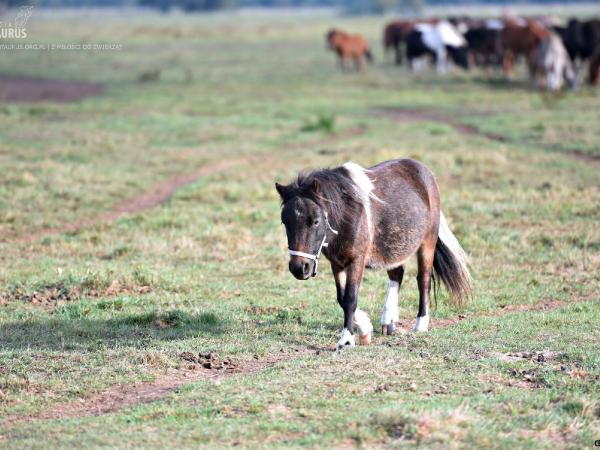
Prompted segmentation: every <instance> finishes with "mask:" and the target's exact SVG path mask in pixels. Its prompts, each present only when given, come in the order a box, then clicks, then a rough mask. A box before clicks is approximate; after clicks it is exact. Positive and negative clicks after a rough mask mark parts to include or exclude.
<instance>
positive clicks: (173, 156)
mask: <svg viewBox="0 0 600 450" xmlns="http://www.w3.org/2000/svg"><path fill="white" fill-rule="evenodd" d="M280 19H281V18H280ZM32 20H33V19H32ZM90 20H91V19H82V18H77V19H74V18H67V17H56V18H45V19H42V18H40V19H38V20H35V21H33V22H32V24H31V29H30V30H28V34H29V35H30V37H31V39H32V42H33V41H36V42H38V41H55V42H80V41H84V40H89V41H92V42H121V43H123V44H124V48H123V50H122V51H120V52H104V53H93V54H90V53H85V52H63V53H57V52H47V53H42V54H35V53H32V52H5V53H4V54H3V55H2V56H3V58H4V60H3V61H5V64H3V67H4V73H6V74H21V75H29V76H39V74H40V68H41V67H44V71H43V75H44V76H46V77H49V78H62V79H85V80H92V81H98V82H102V83H105V85H106V93H105V95H103V96H102V97H97V98H90V99H86V100H85V101H83V102H81V103H77V104H36V105H27V104H10V105H3V106H2V107H1V108H0V124H1V125H2V130H3V131H2V133H1V134H0V165H1V167H2V168H3V170H2V171H1V172H0V234H1V236H2V241H3V242H2V243H0V308H1V312H2V313H1V314H0V447H6V448H15V447H20V448H39V447H44V448H47V447H49V446H51V447H72V446H77V447H101V446H105V447H153V448H154V447H165V446H182V447H206V448H215V447H229V446H242V447H256V446H259V447H273V448H281V447H299V446H309V447H317V448H324V447H327V448H330V447H340V448H345V447H360V446H362V447H366V448H373V447H402V446H407V447H414V446H415V445H423V446H425V447H428V448H441V447H448V446H450V447H492V448H509V447H517V448H522V447H524V448H540V447H541V448H551V447H552V448H555V447H557V446H558V447H574V448H588V447H591V446H592V445H593V441H594V440H595V439H598V438H600V418H599V417H598V415H599V414H600V413H599V408H600V389H599V387H598V386H599V383H598V377H600V360H599V358H600V353H599V351H598V347H599V343H600V333H599V327H598V323H599V322H600V320H599V319H600V317H599V315H600V302H599V300H600V298H599V296H598V292H600V279H599V277H598V273H600V228H599V227H598V223H599V221H600V208H599V207H598V205H599V204H600V191H599V188H600V184H599V180H600V176H599V169H598V167H597V166H594V165H592V164H586V163H584V162H581V161H579V160H576V159H573V158H571V157H570V156H569V154H568V153H570V152H572V151H579V152H584V153H588V154H590V155H597V154H598V145H597V143H598V142H600V141H599V138H600V120H598V119H600V117H598V111H599V110H600V108H599V106H600V104H599V101H600V98H599V97H598V95H597V92H595V91H593V90H591V89H588V88H583V89H582V90H581V91H580V92H577V93H574V94H573V93H569V94H567V95H565V96H564V97H562V98H560V99H558V100H557V101H555V102H552V103H551V104H549V103H548V101H547V100H546V99H544V98H543V97H542V96H541V95H540V94H539V93H538V92H536V91H535V90H533V89H531V88H530V87H529V86H528V85H526V84H525V83H524V82H523V83H515V84H514V85H508V84H506V83H504V82H502V81H501V76H500V75H498V74H495V75H491V76H490V77H487V76H485V75H484V74H483V73H481V72H477V71H476V72H473V73H471V74H463V73H458V72H453V73H451V74H449V75H448V76H446V77H443V78H440V77H438V76H437V75H436V74H434V73H425V74H422V75H419V76H415V75H412V74H409V73H407V72H406V71H405V69H399V68H396V67H393V66H391V65H390V64H385V63H383V62H382V57H381V53H380V51H379V49H378V45H377V44H376V43H378V42H379V32H380V28H381V25H382V23H381V21H380V20H378V19H335V20H334V19H332V18H327V19H325V18H300V19H297V18H295V19H292V18H283V19H281V20H280V21H275V20H273V18H271V17H264V18H243V19H239V20H236V19H234V18H227V17H222V16H217V17H215V18H213V19H209V18H202V17H177V16H172V17H171V16H167V17H159V16H149V15H148V16H140V17H136V18H127V19H126V20H125V19H117V18H109V19H107V20H104V21H100V22H98V21H94V22H93V23H91V22H90ZM334 22H335V24H337V25H339V26H343V27H345V28H348V29H353V30H357V31H362V32H364V33H365V34H366V35H367V36H368V37H369V38H370V40H371V42H373V46H374V49H375V52H376V58H377V64H376V65H375V66H373V67H369V68H368V70H367V71H366V72H365V73H362V74H358V75H357V74H349V73H340V72H339V71H338V70H337V69H336V66H335V63H334V56H333V55H332V54H329V53H327V52H326V51H325V50H324V37H323V34H324V32H325V31H326V30H327V29H328V28H329V27H330V26H331V25H332V24H333V23H334ZM156 68H159V69H161V77H160V79H159V80H158V81H155V82H148V83H139V82H138V81H137V80H138V78H139V76H140V75H141V74H142V73H144V72H148V71H151V70H153V69H156ZM189 74H191V77H190V76H189ZM383 107H388V108H402V109H425V110H432V111H438V112H439V111H441V112H443V113H444V114H446V115H448V117H451V118H452V119H453V120H454V121H457V122H463V123H465V124H475V125H477V127H479V128H480V129H481V130H483V131H485V132H490V133H495V134H500V135H502V136H505V137H506V138H507V139H508V140H507V141H506V142H496V141H493V140H490V139H487V138H485V137H484V136H480V135H464V134H461V133H459V132H458V131H457V130H455V129H454V128H452V127H451V126H448V125H446V124H443V123H436V122H429V121H423V122H412V121H411V122H396V121H393V120H391V119H389V118H386V117H382V116H380V115H375V114H374V113H373V112H374V110H375V109H378V108H383ZM307 127H308V128H309V129H307ZM356 130H359V131H358V132H356ZM395 157H412V158H417V159H420V160H422V161H423V162H425V163H426V164H427V165H428V166H429V167H431V168H432V170H433V171H434V172H435V174H436V176H437V179H438V183H439V185H440V189H441V192H442V201H443V209H444V211H445V213H446V215H447V217H448V218H449V221H450V224H451V227H452V229H453V230H454V231H455V233H456V235H457V236H458V237H459V239H460V241H461V242H462V243H463V245H464V247H465V248H466V249H467V250H468V252H469V253H470V254H471V255H472V258H473V274H474V278H475V288H476V294H475V298H474V300H473V302H472V303H470V304H468V305H467V306H466V308H465V310H460V311H459V310H456V309H454V308H453V307H451V306H449V305H448V304H447V303H446V302H444V298H445V297H444V296H443V298H442V299H441V301H440V302H439V306H438V308H437V309H436V310H435V312H434V314H433V319H432V320H433V329H432V331H431V332H430V333H429V334H427V335H412V334H408V335H398V336H393V337H390V338H383V337H381V336H378V337H377V338H376V339H375V342H374V344H373V345H372V346H370V347H361V348H356V349H353V350H352V351H347V352H343V353H342V354H331V353H329V352H321V353H320V354H316V353H315V352H314V351H311V350H310V346H316V347H321V346H325V345H330V344H332V343H334V342H335V341H336V339H337V335H338V330H339V327H340V325H341V321H342V314H341V310H340V309H339V307H338V306H337V303H336V301H335V288H334V285H333V280H332V278H331V277H330V276H329V274H328V273H327V270H324V271H323V273H321V274H320V275H319V277H317V278H316V279H313V280H311V281H310V282H306V283H300V282H297V281H295V280H294V279H293V277H291V275H290V274H289V273H288V272H287V259H286V252H285V249H286V242H285V233H284V230H283V227H282V226H281V224H280V223H279V203H278V202H279V200H278V197H277V193H276V192H275V189H274V187H273V183H274V181H275V180H279V181H287V180H289V179H291V178H292V177H293V176H294V175H295V174H296V173H297V172H298V171H299V170H301V169H305V168H313V167H324V166H335V165H339V164H341V163H343V162H345V161H347V160H349V159H352V160H353V161H355V162H358V163H360V164H363V165H365V166H368V165H370V164H374V163H376V162H379V161H381V160H384V159H388V158H395ZM223 160H232V161H234V162H236V164H235V165H233V166H231V167H229V168H227V169H225V170H224V171H222V172H215V173H213V174H210V175H209V176H206V177H204V178H202V179H201V180H199V181H197V182H195V183H192V184H191V185H188V186H186V187H185V188H183V189H181V190H179V191H178V192H177V193H176V194H175V195H174V196H173V197H172V198H171V199H170V200H169V201H168V202H167V203H165V204H162V205H160V206H157V207H155V208H153V209H150V210H146V211H143V212H140V213H138V214H133V215H129V216H125V217H122V218H120V219H118V220H116V221H113V222H108V223H100V224H98V225H96V226H93V227H88V228H84V229H82V230H80V231H76V232H70V233H64V234H50V235H48V236H44V237H40V238H39V239H34V240H33V241H31V242H20V241H18V240H17V238H18V237H19V236H21V235H23V234H26V233H30V232H34V231H37V230H40V229H42V228H49V227H59V226H61V225H62V224H64V223H68V222H72V221H75V220H79V219H85V218H90V217H96V216H97V215H99V214H101V213H102V212H104V211H106V210H109V209H110V208H111V207H112V206H113V205H115V204H118V203H119V202H120V201H122V200H124V199H126V198H129V197H131V196H133V195H135V194H137V193H139V192H143V191H145V190H148V189H150V188H152V187H153V186H154V185H156V184H158V183H160V182H162V181H164V180H167V179H169V178H171V177H173V176H174V175H177V174H181V173H189V172H192V171H193V170H195V169H198V168H200V167H202V166H203V165H206V164H209V163H210V164H212V163H214V162H219V161H223ZM414 277H415V267H414V264H413V263H411V264H410V265H409V270H408V275H407V277H406V281H405V284H404V286H403V288H402V291H401V305H400V306H401V316H402V317H404V318H408V317H413V316H414V315H415V313H416V306H417V305H416V299H417V289H416V283H415V281H414ZM385 280H386V277H385V274H383V273H381V272H368V273H367V275H366V278H365V281H364V283H363V286H362V289H361V298H360V305H361V308H362V309H364V310H365V311H367V312H368V313H369V315H370V317H371V319H372V320H373V321H374V323H376V322H377V320H378V317H379V313H380V308H381V306H382V301H383V297H384V294H385V286H386V281H385ZM581 299H583V300H585V301H584V302H577V303H575V301H576V300H581ZM554 300H557V301H561V302H564V303H565V306H564V307H563V308H560V309H556V310H552V311H546V312H518V313H510V314H506V315H499V314H500V312H502V309H503V308H506V307H508V309H509V310H510V308H511V307H513V306H512V305H536V304H541V303H543V302H547V301H554ZM459 313H460V314H465V315H466V316H467V319H466V320H463V321H461V322H459V323H458V324H456V325H452V326H450V327H447V328H437V329H436V328H435V324H436V320H441V319H444V318H449V317H456V316H457V315H458V314H459ZM282 350H283V351H284V352H291V353H296V352H295V351H296V350H297V355H295V357H294V358H288V359H285V360H283V361H281V362H279V363H277V364H275V365H274V366H273V367H265V368H263V369H262V370H259V371H257V372H252V373H247V374H244V373H242V374H237V375H235V376H232V377H225V378H222V379H218V380H205V381H197V382H193V383H189V384H186V385H184V386H182V387H180V388H178V390H177V391H175V392H172V393H169V394H167V395H165V396H164V397H163V398H161V399H159V400H158V401H156V402H153V403H150V404H140V405H136V406H133V407H128V408H126V409H124V410H120V411H117V412H114V413H111V414H104V415H100V416H98V417H80V418H69V419H55V420H39V421H35V422H32V423H26V422H25V423H12V424H8V423H5V424H2V417H5V416H9V415H10V416H20V415H38V414H43V412H44V411H47V410H48V409H49V408H55V407H57V405H61V404H64V403H66V402H69V401H77V400H78V399H81V398H87V397H89V396H91V395H93V394H94V393H97V392H101V391H103V390H105V389H108V388H109V387H111V386H114V385H116V384H120V383H133V382H138V381H142V380H154V379H160V378H161V377H162V376H164V374H166V373H169V374H170V373H174V372H181V371H184V370H185V363H184V361H182V359H181V358H180V357H179V356H178V355H179V354H180V353H181V352H192V353H199V352H210V351H213V352H217V353H218V354H219V355H221V356H222V357H230V358H233V359H234V360H235V361H237V362H239V363H240V364H241V365H242V366H243V365H244V364H247V365H251V364H253V361H262V360H264V359H268V357H271V356H273V355H281V354H282ZM519 351H546V352H548V351H552V352H558V353H559V355H560V356H559V357H558V358H557V359H552V360H550V361H544V362H536V361H533V360H528V359H516V358H510V357H508V358H507V357H505V356H503V355H506V354H507V353H510V352H519ZM255 356H256V358H258V360H257V359H255Z"/></svg>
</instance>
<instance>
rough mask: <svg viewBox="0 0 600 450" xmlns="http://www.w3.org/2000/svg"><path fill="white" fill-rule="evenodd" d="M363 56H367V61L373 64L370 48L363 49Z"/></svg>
mask: <svg viewBox="0 0 600 450" xmlns="http://www.w3.org/2000/svg"><path fill="white" fill-rule="evenodd" d="M365 58H367V61H369V63H371V64H373V53H371V50H369V49H366V50H365Z"/></svg>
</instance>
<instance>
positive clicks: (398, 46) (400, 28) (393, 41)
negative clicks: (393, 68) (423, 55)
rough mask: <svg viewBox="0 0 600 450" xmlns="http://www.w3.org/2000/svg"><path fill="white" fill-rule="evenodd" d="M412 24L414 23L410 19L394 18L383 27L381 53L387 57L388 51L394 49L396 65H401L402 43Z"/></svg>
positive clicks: (411, 28)
mask: <svg viewBox="0 0 600 450" xmlns="http://www.w3.org/2000/svg"><path fill="white" fill-rule="evenodd" d="M414 26H415V23H414V22H413V21H411V20H395V21H393V22H390V23H388V24H387V25H386V26H385V28H384V29H383V53H384V55H386V57H387V55H388V53H389V52H390V51H391V50H394V53H395V62H396V64H398V65H402V44H403V43H404V42H406V38H407V36H408V34H409V33H410V32H411V31H412V30H413V28H414Z"/></svg>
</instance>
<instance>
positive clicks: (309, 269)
mask: <svg viewBox="0 0 600 450" xmlns="http://www.w3.org/2000/svg"><path fill="white" fill-rule="evenodd" d="M314 265H315V262H314V261H313V260H311V259H308V258H302V257H298V256H294V257H292V258H291V259H290V264H289V268H290V272H292V275H294V276H295V277H296V278H297V279H298V280H308V279H309V278H310V277H311V276H312V275H313V273H314Z"/></svg>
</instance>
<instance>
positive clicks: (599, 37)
mask: <svg viewBox="0 0 600 450" xmlns="http://www.w3.org/2000/svg"><path fill="white" fill-rule="evenodd" d="M554 30H555V31H556V32H557V33H558V34H559V36H560V37H561V39H562V41H563V44H564V46H565V48H566V49H567V52H568V53H569V57H570V58H571V60H572V61H573V62H577V61H581V62H583V61H585V60H587V59H589V58H590V57H591V56H592V54H593V53H594V50H595V49H596V47H597V46H598V45H600V19H591V20H586V21H582V20H579V19H571V20H569V22H568V24H567V26H566V27H559V26H556V27H554Z"/></svg>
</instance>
